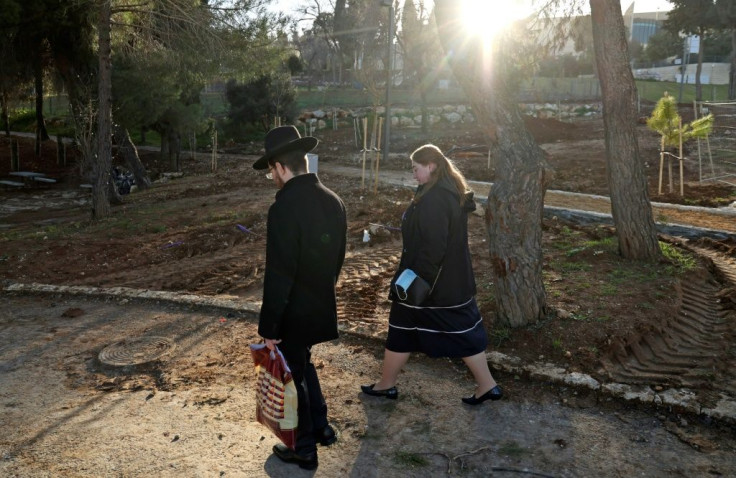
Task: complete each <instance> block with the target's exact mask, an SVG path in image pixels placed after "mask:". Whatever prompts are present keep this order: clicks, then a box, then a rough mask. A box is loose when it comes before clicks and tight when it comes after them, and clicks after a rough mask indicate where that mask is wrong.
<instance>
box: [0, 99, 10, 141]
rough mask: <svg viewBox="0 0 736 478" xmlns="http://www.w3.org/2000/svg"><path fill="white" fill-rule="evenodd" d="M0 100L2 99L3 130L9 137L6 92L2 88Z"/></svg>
mask: <svg viewBox="0 0 736 478" xmlns="http://www.w3.org/2000/svg"><path fill="white" fill-rule="evenodd" d="M0 100H1V101H2V103H3V104H2V117H3V130H4V131H5V136H8V137H10V116H9V114H8V92H7V90H5V89H3V92H2V97H0Z"/></svg>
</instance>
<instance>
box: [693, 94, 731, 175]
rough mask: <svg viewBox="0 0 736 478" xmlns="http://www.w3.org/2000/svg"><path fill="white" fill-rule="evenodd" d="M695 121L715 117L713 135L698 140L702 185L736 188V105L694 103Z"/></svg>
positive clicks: (726, 102)
mask: <svg viewBox="0 0 736 478" xmlns="http://www.w3.org/2000/svg"><path fill="white" fill-rule="evenodd" d="M694 109H695V114H696V117H701V116H703V115H706V114H708V113H712V114H713V116H714V122H713V132H712V133H711V134H710V135H709V136H708V137H706V138H705V139H703V140H700V139H698V145H697V147H698V150H697V154H698V167H699V177H700V181H701V182H707V181H716V182H721V183H726V184H730V185H732V186H735V187H736V101H720V102H713V101H701V102H694Z"/></svg>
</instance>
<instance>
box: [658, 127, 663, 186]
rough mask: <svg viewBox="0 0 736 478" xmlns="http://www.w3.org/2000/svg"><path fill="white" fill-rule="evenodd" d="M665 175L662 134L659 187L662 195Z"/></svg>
mask: <svg viewBox="0 0 736 478" xmlns="http://www.w3.org/2000/svg"><path fill="white" fill-rule="evenodd" d="M663 175H664V136H662V141H661V145H660V147H659V189H658V194H659V195H660V196H661V195H662V176H663Z"/></svg>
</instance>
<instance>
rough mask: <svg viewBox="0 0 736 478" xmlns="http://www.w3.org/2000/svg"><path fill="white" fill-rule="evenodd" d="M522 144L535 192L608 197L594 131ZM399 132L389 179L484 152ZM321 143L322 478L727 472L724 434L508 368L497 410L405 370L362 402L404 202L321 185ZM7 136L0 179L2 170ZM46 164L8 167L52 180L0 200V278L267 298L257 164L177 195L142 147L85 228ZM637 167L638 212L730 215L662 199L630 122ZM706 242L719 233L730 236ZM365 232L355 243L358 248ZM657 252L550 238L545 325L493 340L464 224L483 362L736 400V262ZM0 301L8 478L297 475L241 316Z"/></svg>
mask: <svg viewBox="0 0 736 478" xmlns="http://www.w3.org/2000/svg"><path fill="white" fill-rule="evenodd" d="M528 126H529V128H530V130H531V131H532V132H533V133H534V134H535V137H537V140H538V141H539V142H540V144H541V146H542V147H543V149H545V151H546V152H547V153H548V160H549V162H550V164H551V166H552V167H553V168H554V169H555V176H554V179H553V181H552V183H551V185H550V189H560V190H567V191H574V192H584V193H592V194H606V193H607V186H606V173H605V161H604V146H603V128H602V121H600V119H598V120H589V121H585V122H579V123H574V124H567V123H561V122H557V121H554V120H545V121H541V120H533V119H530V120H529V125H528ZM394 134H395V136H396V141H395V144H393V143H392V151H394V152H396V153H402V152H403V153H404V155H397V156H396V157H392V158H391V160H390V161H388V164H382V167H384V168H386V170H387V171H393V172H394V173H396V174H398V173H405V172H407V171H408V169H409V163H408V159H406V153H408V152H410V151H411V150H412V149H413V148H414V147H416V146H418V145H420V144H423V143H424V142H427V141H430V140H431V141H433V142H435V143H436V144H438V146H440V147H441V148H442V149H443V150H449V149H451V148H452V147H453V146H455V147H456V151H457V150H458V148H463V147H465V146H469V145H474V144H482V141H483V140H482V136H480V135H479V134H478V132H477V131H475V130H474V129H473V128H472V127H470V126H468V125H464V126H458V127H456V128H445V129H443V130H442V131H440V130H437V131H433V132H432V135H431V136H430V138H431V139H428V138H426V137H422V136H421V134H420V133H419V132H418V131H416V130H398V131H395V132H394ZM317 136H318V137H319V138H320V139H321V141H322V143H321V145H320V146H319V149H318V150H317V152H318V153H319V155H320V156H319V157H320V162H319V175H320V178H321V180H322V181H323V182H324V183H325V184H326V185H328V186H329V187H331V188H333V189H334V190H335V191H336V192H338V194H340V195H341V196H342V197H343V199H344V200H345V202H346V205H347V208H348V214H349V237H348V242H349V247H348V257H347V259H346V263H345V268H344V271H343V274H342V276H341V278H340V282H339V284H338V300H339V307H340V311H339V313H340V327H341V329H342V330H343V331H344V334H343V338H342V339H341V340H340V341H337V342H336V343H331V344H325V345H322V346H320V347H319V349H318V350H317V352H316V356H317V360H318V361H319V363H320V365H319V367H320V374H321V375H322V377H323V382H324V384H325V389H326V395H327V396H328V405H330V407H331V411H330V416H331V419H332V420H334V422H335V423H336V425H337V426H338V428H339V429H340V430H341V440H340V442H339V443H338V445H337V446H336V447H334V448H330V449H328V450H324V451H322V452H321V453H320V460H321V465H320V469H319V470H318V472H317V474H318V475H322V476H339V475H350V476H446V475H449V474H453V475H454V474H463V475H467V476H507V475H508V476H518V475H519V474H520V473H522V476H523V473H526V474H528V475H530V476H534V473H538V474H539V475H537V476H540V475H541V476H591V475H595V476H628V475H632V474H642V475H644V476H672V475H674V476H678V475H681V476H699V475H707V474H709V475H714V476H728V475H734V474H736V462H734V460H733V456H734V455H733V453H734V451H736V440H735V439H734V433H733V428H732V424H724V423H718V422H713V421H712V420H710V419H707V418H704V417H702V416H697V415H689V414H687V413H684V412H683V411H682V410H677V409H673V408H672V407H651V408H637V407H633V406H632V405H630V404H627V403H624V402H620V401H617V400H615V399H612V398H610V397H606V396H604V395H601V394H596V393H593V392H581V391H579V390H576V389H573V388H566V387H560V386H558V385H552V384H548V383H540V382H538V381H535V380H532V379H530V378H529V377H526V376H515V375H510V374H504V373H501V372H500V371H494V374H495V375H496V376H497V378H498V380H499V382H500V383H501V384H502V386H503V387H504V389H505V390H506V393H507V396H508V399H507V400H503V401H501V402H499V403H494V404H493V405H491V406H485V405H484V407H482V408H481V409H480V410H475V409H473V410H471V409H468V408H463V407H462V406H461V405H460V403H459V397H460V396H462V395H465V394H468V393H469V392H470V391H471V390H472V381H471V379H470V377H469V376H468V374H467V373H466V372H465V370H464V368H463V366H462V364H461V363H459V362H456V361H450V360H435V361H431V360H428V359H426V358H423V357H416V358H415V359H412V361H411V363H410V365H409V366H408V367H407V370H406V372H405V373H404V374H403V375H402V381H401V383H400V385H399V386H400V390H401V392H402V398H401V399H400V400H399V401H398V402H397V403H384V402H381V401H380V400H379V401H376V400H371V399H369V398H370V397H363V396H361V395H360V394H358V393H357V390H358V385H360V384H361V383H371V382H372V381H374V380H375V378H376V377H377V376H378V373H379V366H380V358H381V340H382V338H383V337H384V335H385V329H386V316H387V310H388V305H389V304H388V302H387V300H386V290H387V284H388V280H389V279H390V277H391V276H392V275H393V272H394V270H395V266H396V264H397V262H398V256H399V254H400V235H399V233H398V232H397V231H396V228H397V227H398V226H399V221H400V218H401V214H402V212H403V210H404V209H405V208H406V206H407V204H408V202H409V201H410V199H411V191H410V190H408V189H405V188H401V187H397V186H389V185H381V186H379V188H378V194H374V193H373V192H372V191H371V188H370V187H368V188H367V189H366V190H362V189H361V181H360V177H359V176H355V175H347V174H344V173H337V172H333V171H331V166H343V167H344V166H354V169H355V171H359V167H360V165H361V164H360V159H361V157H362V156H361V154H360V153H359V152H358V150H357V148H356V147H355V145H354V138H353V132H352V130H350V129H348V128H344V129H341V130H338V132H333V131H323V132H319V133H318V134H317ZM3 141H5V143H3V144H0V152H2V154H1V155H0V165H2V166H0V177H5V176H6V174H7V172H8V171H7V169H3V168H7V165H8V164H9V160H8V159H7V151H8V147H7V140H6V139H5V138H3ZM29 147H30V146H29V144H26V145H25V148H29ZM45 147H46V148H47V149H45V150H44V151H45V154H44V156H43V157H41V158H35V157H33V155H32V154H31V155H29V154H28V153H24V151H29V150H28V149H24V148H23V147H22V148H21V164H22V168H23V169H26V170H33V171H41V172H44V173H47V174H48V175H49V176H51V177H55V178H57V179H59V184H56V185H53V186H46V187H38V186H37V185H29V186H28V187H25V188H20V189H15V190H4V191H1V192H0V198H1V202H0V227H1V229H0V280H6V281H14V282H22V283H31V282H38V283H45V284H60V285H61V284H63V285H88V286H95V287H102V288H110V287H129V288H135V289H143V290H146V289H147V290H167V291H173V292H182V293H184V292H186V293H194V294H199V295H204V296H213V297H225V298H234V299H236V300H239V301H244V302H246V301H247V302H253V303H257V302H258V301H259V300H260V294H261V286H262V279H263V264H264V260H265V256H264V254H265V219H266V212H267V209H268V206H269V204H270V203H271V202H272V200H273V194H274V192H275V191H274V190H273V188H272V185H271V184H270V182H269V181H268V180H266V178H265V177H263V175H262V174H261V173H257V172H255V171H254V170H252V168H251V164H252V162H253V160H254V159H255V156H254V155H255V154H258V151H257V149H258V148H257V146H252V145H251V146H247V145H226V146H225V148H224V149H223V151H222V153H223V154H221V155H220V159H219V165H218V170H217V172H214V173H213V172H210V171H209V167H210V165H209V160H208V155H205V154H201V155H198V156H196V157H192V158H190V157H189V156H188V155H185V156H184V176H183V177H181V178H176V179H170V180H165V179H162V173H163V172H164V171H165V170H166V168H165V166H164V163H163V162H161V161H159V160H158V159H157V157H156V155H155V153H152V152H147V151H142V152H141V155H142V157H143V160H144V163H145V164H146V166H147V167H148V169H149V171H150V172H151V175H152V177H153V178H154V179H158V182H156V183H155V186H154V187H153V188H151V189H150V190H148V191H143V192H137V193H135V194H132V195H130V196H127V197H126V200H125V203H124V204H123V205H121V206H116V207H115V208H114V212H113V216H112V217H111V218H109V219H105V220H103V221H99V222H96V223H91V222H89V221H88V209H89V205H88V201H87V200H88V198H87V195H88V192H86V190H84V189H82V188H79V184H80V183H83V182H85V181H84V180H83V179H81V178H79V176H78V173H77V171H78V168H76V167H75V166H74V164H73V162H72V161H71V160H70V163H72V164H71V165H70V166H69V167H67V168H59V167H58V166H56V159H55V158H56V150H55V146H54V145H53V143H51V144H47V145H45ZM640 149H641V151H642V158H653V159H651V160H649V159H647V160H646V167H647V171H648V175H649V181H650V195H651V197H652V199H653V200H656V201H661V202H667V201H677V202H680V203H685V204H690V205H704V206H709V207H717V206H724V205H727V204H729V203H731V202H733V201H736V188H734V187H732V186H729V185H726V184H722V185H718V184H715V183H711V184H710V185H709V186H703V185H701V184H698V183H697V177H698V171H697V168H693V167H692V165H690V166H688V167H687V168H686V171H685V172H686V181H687V184H686V188H685V196H684V198H679V196H677V195H661V196H659V195H657V194H655V193H656V191H657V174H658V166H659V165H658V153H657V138H656V137H654V136H653V135H652V134H648V133H647V132H646V130H645V129H644V127H642V131H641V141H640ZM399 156H401V157H399ZM453 157H454V159H455V160H456V162H457V163H458V165H459V166H460V168H461V169H462V170H463V171H464V172H465V173H466V175H467V177H468V178H470V179H475V180H491V181H492V180H493V169H492V168H491V169H490V170H489V169H488V165H487V158H486V157H485V155H484V154H483V153H482V152H481V153H475V152H473V151H460V152H458V153H457V154H454V155H453ZM24 158H27V159H24ZM335 171H337V168H335ZM694 214H695V213H694ZM715 228H716V229H724V230H730V231H733V230H734V226H733V218H732V217H726V218H724V220H723V224H722V225H721V226H720V227H715ZM364 230H369V231H370V234H371V240H370V242H368V243H365V242H363V235H364ZM671 242H673V243H675V245H673V246H672V250H674V251H675V252H674V253H673V254H674V255H669V256H668V257H669V258H668V259H667V260H663V261H662V262H661V263H658V264H637V263H631V262H628V261H624V260H622V259H621V258H620V257H619V256H618V255H617V253H616V250H617V247H616V243H615V237H614V235H613V233H612V231H611V230H610V228H608V227H603V226H579V225H576V224H573V223H567V222H564V221H562V220H559V219H547V220H545V222H544V255H545V256H544V257H545V266H544V279H545V287H546V290H547V296H548V303H549V306H550V307H549V314H548V317H547V318H546V319H545V320H544V321H541V322H540V323H537V324H533V325H531V326H529V327H526V328H522V329H509V328H508V327H506V326H504V325H503V324H500V323H497V321H496V320H495V317H494V314H493V307H494V296H493V294H494V291H493V289H494V288H493V284H492V279H491V277H490V274H489V267H490V262H489V259H488V257H487V237H486V233H485V228H484V225H483V219H482V217H481V216H480V215H477V216H476V215H474V216H472V217H471V219H470V245H471V251H472V253H473V257H474V265H475V272H476V280H477V283H478V301H479V304H480V306H481V309H482V312H483V314H484V319H485V321H486V326H487V329H488V332H489V336H490V339H491V345H490V347H489V350H493V351H499V352H502V353H505V354H507V355H511V356H515V357H520V358H521V359H522V360H523V361H525V362H535V361H543V362H549V363H553V364H555V365H557V366H559V367H561V368H563V369H565V370H566V371H568V372H582V373H586V374H589V375H591V376H593V377H595V378H597V379H599V380H601V381H617V382H622V383H633V384H643V385H647V386H651V387H653V388H654V389H655V390H661V389H663V388H667V387H686V388H688V389H690V390H695V391H696V392H697V394H698V396H699V397H700V399H701V400H703V403H706V404H708V403H715V402H716V401H717V400H718V398H719V397H721V396H724V395H725V396H730V397H733V396H736V372H735V371H734V370H736V367H734V365H736V364H735V363H734V362H736V351H735V350H734V348H733V344H734V340H733V339H734V331H735V330H736V327H734V322H735V321H736V318H735V317H734V308H735V307H736V296H734V283H735V282H734V281H736V276H733V277H732V276H731V275H730V274H733V270H734V269H736V247H735V246H736V244H734V243H733V241H712V240H701V241H687V242H685V241H677V240H675V239H673V240H672V241H671ZM685 279H686V280H685ZM6 301H7V303H8V304H11V307H6V308H5V309H4V311H3V313H2V315H0V357H2V361H1V362H2V363H3V364H4V365H2V366H0V370H2V375H1V376H0V380H2V383H3V387H2V390H1V391H0V400H1V401H2V403H3V405H4V409H5V411H6V413H4V414H3V417H2V418H0V423H2V425H3V429H4V430H9V432H8V433H6V434H5V436H4V437H3V438H2V439H0V452H2V454H3V455H2V459H1V461H0V472H2V473H3V474H4V475H8V476H138V475H142V474H155V475H159V476H211V475H216V474H219V476H287V475H288V476H291V474H292V473H294V470H293V467H284V466H282V465H281V464H280V463H278V462H277V460H276V459H275V458H274V457H270V448H271V446H272V444H273V443H275V441H274V439H273V437H271V436H270V435H269V434H268V433H267V432H266V431H265V430H264V429H262V428H260V426H259V425H257V424H255V423H254V422H253V420H254V404H253V396H252V395H253V393H252V390H251V389H250V388H249V387H250V385H251V380H252V373H251V370H250V367H251V366H250V361H249V357H248V356H247V355H246V354H245V349H246V345H247V344H248V343H250V342H254V341H256V340H257V337H256V333H255V324H254V322H253V320H252V319H249V318H247V317H245V316H239V315H237V314H235V315H233V316H232V317H228V316H224V315H220V314H219V313H218V312H217V311H213V310H191V309H187V308H182V307H180V308H177V307H176V306H171V305H161V304H159V305H156V304H154V303H147V302H146V303H143V302H142V303H137V302H129V301H127V300H122V301H112V302H110V301H108V302H100V301H93V300H83V299H78V298H71V297H67V296H58V297H57V296H38V297H35V296H23V295H14V294H7V293H5V294H4V302H6ZM680 330H683V331H684V332H682V333H678V331H680ZM150 336H154V337H166V338H168V340H169V341H171V343H173V344H175V346H176V348H175V349H174V350H173V351H171V352H170V353H169V354H167V355H165V356H163V357H162V358H161V359H159V360H156V361H154V362H151V363H149V364H148V365H145V366H125V367H110V366H106V365H103V364H102V362H100V361H99V359H98V358H97V357H98V354H99V353H100V352H101V351H102V350H103V349H104V348H105V347H106V346H108V345H110V344H114V343H118V342H120V341H124V340H126V339H127V340H132V339H135V338H137V337H150ZM167 343H168V342H167ZM683 357H685V358H684V359H683ZM456 437H462V438H461V439H458V438H456ZM60 457H61V458H60ZM264 463H265V464H264ZM504 469H506V470H504ZM525 469H526V470H527V471H525V472H524V471H523V470H525ZM296 474H298V473H296Z"/></svg>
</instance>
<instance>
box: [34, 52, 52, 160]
mask: <svg viewBox="0 0 736 478" xmlns="http://www.w3.org/2000/svg"><path fill="white" fill-rule="evenodd" d="M33 76H34V86H35V90H36V91H35V93H36V156H37V157H38V156H41V142H43V141H46V140H47V139H49V133H48V131H46V121H45V120H44V119H43V67H42V66H41V60H40V59H38V60H36V62H35V64H34V72H33Z"/></svg>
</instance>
